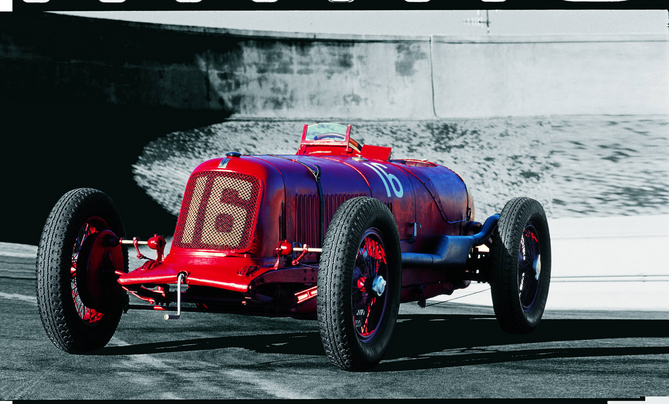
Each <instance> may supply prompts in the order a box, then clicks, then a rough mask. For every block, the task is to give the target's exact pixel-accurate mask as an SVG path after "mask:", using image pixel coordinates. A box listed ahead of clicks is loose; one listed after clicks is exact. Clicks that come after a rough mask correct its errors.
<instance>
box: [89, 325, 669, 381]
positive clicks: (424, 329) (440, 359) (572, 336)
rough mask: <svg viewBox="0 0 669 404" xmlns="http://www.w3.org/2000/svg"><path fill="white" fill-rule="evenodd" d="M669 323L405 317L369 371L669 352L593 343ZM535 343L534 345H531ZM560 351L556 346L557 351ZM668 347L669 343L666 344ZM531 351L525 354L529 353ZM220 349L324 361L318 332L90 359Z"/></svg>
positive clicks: (656, 330)
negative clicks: (527, 323) (510, 330)
mask: <svg viewBox="0 0 669 404" xmlns="http://www.w3.org/2000/svg"><path fill="white" fill-rule="evenodd" d="M666 330H669V320H598V319H584V320H580V319H579V320H562V319H556V320H543V321H542V323H541V324H540V325H539V327H538V328H537V329H536V330H535V331H534V332H533V333H530V334H523V335H513V334H507V333H505V332H503V331H502V330H501V329H500V328H499V326H498V325H497V322H496V320H495V318H494V317H493V316H488V315H422V314H417V315H414V314H411V315H400V316H399V319H398V323H397V326H396V328H395V333H394V335H393V340H392V342H391V345H390V347H389V349H388V351H387V352H386V354H385V356H384V360H383V361H382V362H381V363H380V364H379V365H378V366H376V367H375V368H373V369H372V370H371V371H373V372H384V371H402V370H416V369H430V368H443V367H454V366H468V365H478V364H485V363H501V362H512V361H524V360H535V359H547V358H578V357H594V356H628V355H658V354H669V346H639V343H635V344H634V346H629V344H628V343H627V342H619V343H615V346H613V343H607V344H606V345H608V346H606V347H602V345H604V344H601V343H600V344H598V345H599V346H597V347H593V343H588V341H589V340H615V339H623V338H669V332H667V331H666ZM528 344H531V345H528ZM556 345H559V346H556ZM668 345H669V344H668ZM530 347H531V349H528V348H530ZM222 348H243V349H248V350H251V351H255V352H258V353H274V354H287V355H313V356H323V355H324V351H323V348H322V346H321V340H320V336H319V334H318V332H293V333H271V334H270V333H267V334H264V333H258V334H253V335H248V334H247V335H240V336H228V337H216V338H197V339H187V340H178V341H164V342H156V343H145V344H137V345H125V346H107V347H105V348H102V349H99V350H96V351H92V352H89V353H88V354H89V355H138V354H154V353H167V352H183V351H202V350H212V349H222Z"/></svg>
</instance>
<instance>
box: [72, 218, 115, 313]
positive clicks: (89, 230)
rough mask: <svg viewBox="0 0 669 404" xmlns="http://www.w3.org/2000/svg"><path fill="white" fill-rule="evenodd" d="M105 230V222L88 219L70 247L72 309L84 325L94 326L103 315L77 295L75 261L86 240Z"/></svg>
mask: <svg viewBox="0 0 669 404" xmlns="http://www.w3.org/2000/svg"><path fill="white" fill-rule="evenodd" d="M106 228H107V224H106V223H105V221H104V220H103V219H101V218H99V217H92V218H89V219H88V220H87V221H86V222H85V223H84V224H83V225H82V226H81V228H80V229H79V232H78V234H77V238H76V240H75V241H74V245H73V247H72V266H71V268H70V290H71V292H72V301H73V302H74V308H75V310H76V311H77V314H78V315H79V318H81V319H82V320H83V321H84V322H85V323H87V324H90V325H94V324H96V323H97V322H99V321H100V320H102V317H103V316H104V314H103V313H101V312H98V311H96V310H95V309H92V308H90V307H88V306H86V305H85V304H84V302H83V301H82V300H81V296H80V295H79V287H78V285H77V261H78V260H79V253H80V252H81V248H82V246H83V245H84V242H85V241H86V239H87V238H88V237H89V236H90V235H92V234H95V233H98V232H99V231H101V230H104V229H106Z"/></svg>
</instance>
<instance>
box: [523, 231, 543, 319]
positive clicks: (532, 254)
mask: <svg viewBox="0 0 669 404" xmlns="http://www.w3.org/2000/svg"><path fill="white" fill-rule="evenodd" d="M540 279H541V244H540V240H539V236H538V232H537V230H536V228H535V226H534V224H533V223H532V222H529V223H527V225H525V230H524V231H523V236H522V238H521V240H520V252H519V254H518V295H519V297H520V303H521V304H522V306H523V310H524V311H525V312H529V311H531V310H532V307H533V306H534V302H535V301H536V297H537V295H538V291H539V280H540Z"/></svg>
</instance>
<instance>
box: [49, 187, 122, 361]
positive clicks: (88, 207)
mask: <svg viewBox="0 0 669 404" xmlns="http://www.w3.org/2000/svg"><path fill="white" fill-rule="evenodd" d="M124 235H125V230H124V228H123V223H122V222H121V218H120V215H119V213H118V211H117V209H116V207H115V205H114V203H113V201H112V200H111V199H110V198H109V196H107V195H106V194H105V193H103V192H101V191H98V190H95V189H90V188H80V189H75V190H73V191H70V192H68V193H66V194H65V195H63V197H62V198H60V200H59V201H58V202H57V203H56V205H55V206H54V208H53V210H52V211H51V213H50V214H49V217H48V218H47V221H46V224H45V225H44V230H43V231H42V237H41V239H40V243H39V247H38V250H37V303H38V307H39V312H40V317H41V319H42V324H43V326H44V329H45V331H46V333H47V335H48V336H49V338H50V339H51V341H52V342H53V343H54V344H55V345H56V346H57V347H58V348H60V349H62V350H63V351H66V352H84V351H90V350H94V349H98V348H101V347H103V346H105V345H106V344H107V342H109V340H110V339H111V337H112V335H113V334H114V331H115V330H116V327H117V326H118V322H119V320H120V318H121V312H122V309H123V305H124V304H125V302H126V301H127V295H126V294H125V293H124V292H123V290H122V289H121V287H120V285H119V284H118V283H117V282H116V279H117V275H116V273H117V272H118V271H122V272H127V271H128V257H127V253H126V251H125V249H124V248H123V247H122V246H120V245H118V237H122V236H124Z"/></svg>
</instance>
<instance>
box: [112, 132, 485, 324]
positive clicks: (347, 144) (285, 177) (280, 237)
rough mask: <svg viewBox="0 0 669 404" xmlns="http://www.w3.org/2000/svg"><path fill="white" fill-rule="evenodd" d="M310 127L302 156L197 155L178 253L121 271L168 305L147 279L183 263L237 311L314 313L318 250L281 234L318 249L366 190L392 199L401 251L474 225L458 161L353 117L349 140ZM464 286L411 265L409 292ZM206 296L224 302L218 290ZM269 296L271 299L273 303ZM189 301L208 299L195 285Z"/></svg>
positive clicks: (422, 295) (172, 279) (405, 292)
mask: <svg viewBox="0 0 669 404" xmlns="http://www.w3.org/2000/svg"><path fill="white" fill-rule="evenodd" d="M306 136H307V126H306V125H305V128H304V133H303V135H302V142H301V144H300V149H299V150H298V152H297V154H296V155H289V156H285V155H284V156H276V155H262V156H242V155H239V154H237V153H229V154H228V156H227V157H224V158H216V159H212V160H208V161H205V162H204V163H202V164H200V165H199V166H198V167H197V168H196V169H195V170H194V171H193V173H192V174H191V176H190V179H189V181H188V185H187V187H186V190H185V192H184V197H183V202H182V206H181V211H180V214H179V219H178V223H177V228H176V231H175V234H174V239H173V243H172V246H171V250H170V254H169V255H167V257H166V258H165V259H164V261H162V262H155V263H154V265H145V266H144V267H141V268H138V269H136V270H134V271H131V272H130V273H128V274H125V275H122V276H120V278H119V280H118V282H119V283H120V284H121V285H122V286H124V287H125V288H126V289H127V290H128V291H130V292H131V293H133V294H135V295H136V296H138V297H141V298H143V299H144V300H148V301H150V302H151V303H154V304H156V305H157V307H161V304H160V303H164V302H166V300H165V297H164V296H162V294H163V293H164V289H161V291H160V292H155V291H152V290H149V289H148V288H146V287H143V286H142V285H147V284H150V285H160V284H170V283H171V284H174V283H176V280H177V276H178V274H179V273H184V275H185V278H184V279H185V283H186V284H187V285H188V286H202V287H210V288H216V289H220V290H222V291H227V292H230V293H225V294H224V296H225V299H224V300H220V301H219V302H218V303H223V302H225V303H227V304H226V305H225V306H227V307H228V308H230V309H233V310H234V308H235V306H237V307H236V308H237V309H240V310H241V309H244V310H245V311H248V312H256V313H258V314H263V313H265V314H271V313H275V314H289V315H290V314H308V313H311V314H315V300H314V297H315V296H316V292H315V289H314V287H315V286H316V279H317V274H318V259H319V254H318V253H315V252H309V253H306V254H305V255H304V256H302V257H301V259H300V260H299V263H297V265H293V260H294V259H296V258H297V256H298V253H296V252H293V253H292V254H288V255H283V254H281V251H279V252H278V251H277V248H280V247H281V243H282V242H283V243H284V249H283V251H284V252H285V250H286V248H287V247H286V246H287V245H290V246H293V245H297V246H304V245H307V246H308V247H309V248H315V249H318V248H320V247H321V246H322V242H323V237H324V234H325V233H326V232H327V229H328V226H329V224H330V221H331V220H332V217H333V216H334V213H335V212H336V211H337V209H338V208H339V206H340V205H341V204H342V203H343V202H344V201H346V200H348V199H351V198H354V197H358V196H368V197H372V198H375V199H378V200H380V201H382V202H383V203H384V204H385V205H386V206H388V208H389V209H390V211H391V212H392V214H393V216H394V218H395V221H396V223H397V227H398V231H399V235H400V246H401V250H402V252H403V253H404V252H416V253H424V252H433V251H434V250H435V249H436V247H437V243H438V241H439V238H440V237H441V236H443V235H464V234H467V233H470V234H471V233H472V230H473V229H476V228H477V227H476V226H474V224H475V222H473V220H474V206H473V202H472V198H471V195H470V194H469V191H468V189H467V186H466V185H465V183H464V181H463V180H462V178H460V176H459V175H457V174H456V173H455V172H453V171H452V170H450V169H448V168H446V167H444V166H440V165H437V164H435V163H431V162H428V161H425V160H414V159H395V160H391V159H389V157H390V154H391V149H390V148H388V147H380V146H373V145H364V146H362V147H355V146H353V144H354V142H355V141H353V143H352V142H351V139H350V126H348V129H347V134H346V138H345V139H343V140H341V141H330V142H326V141H319V140H316V141H313V140H312V141H309V140H308V139H307V138H306ZM358 146H359V145H358ZM315 171H318V172H319V176H318V178H315V176H314V172H315ZM321 205H322V206H321ZM321 209H322V212H321ZM321 216H322V217H321ZM288 248H290V247H288ZM467 253H468V252H466V253H465V254H467ZM466 258H467V257H465V259H466ZM277 285H284V286H285V287H287V288H288V290H290V291H291V294H292V296H293V299H292V301H291V299H285V297H281V296H276V291H275V290H274V289H276V286H277ZM465 285H466V283H463V282H462V281H461V280H460V279H455V280H453V279H449V276H448V273H447V272H444V271H443V269H440V270H437V269H430V268H411V267H403V275H402V295H401V296H402V297H401V301H402V302H408V301H412V300H424V299H426V298H429V297H432V296H435V295H438V294H442V293H448V294H450V293H451V292H452V291H453V289H454V288H455V287H458V286H460V287H462V286H465ZM272 295H275V296H272ZM258 296H261V297H260V298H258ZM208 297H209V298H210V300H211V301H212V302H213V301H215V298H214V297H213V296H211V293H209V294H208ZM269 298H274V300H272V301H271V303H267V301H268V300H269ZM235 299H237V302H236V303H237V304H235ZM277 300H279V301H280V303H279V304H277ZM192 301H194V302H198V301H199V300H198V298H197V297H196V296H195V293H193V298H192ZM205 305H206V304H205ZM210 306H212V307H218V308H221V307H223V306H224V305H221V304H212V305H210ZM202 309H204V307H202Z"/></svg>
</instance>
